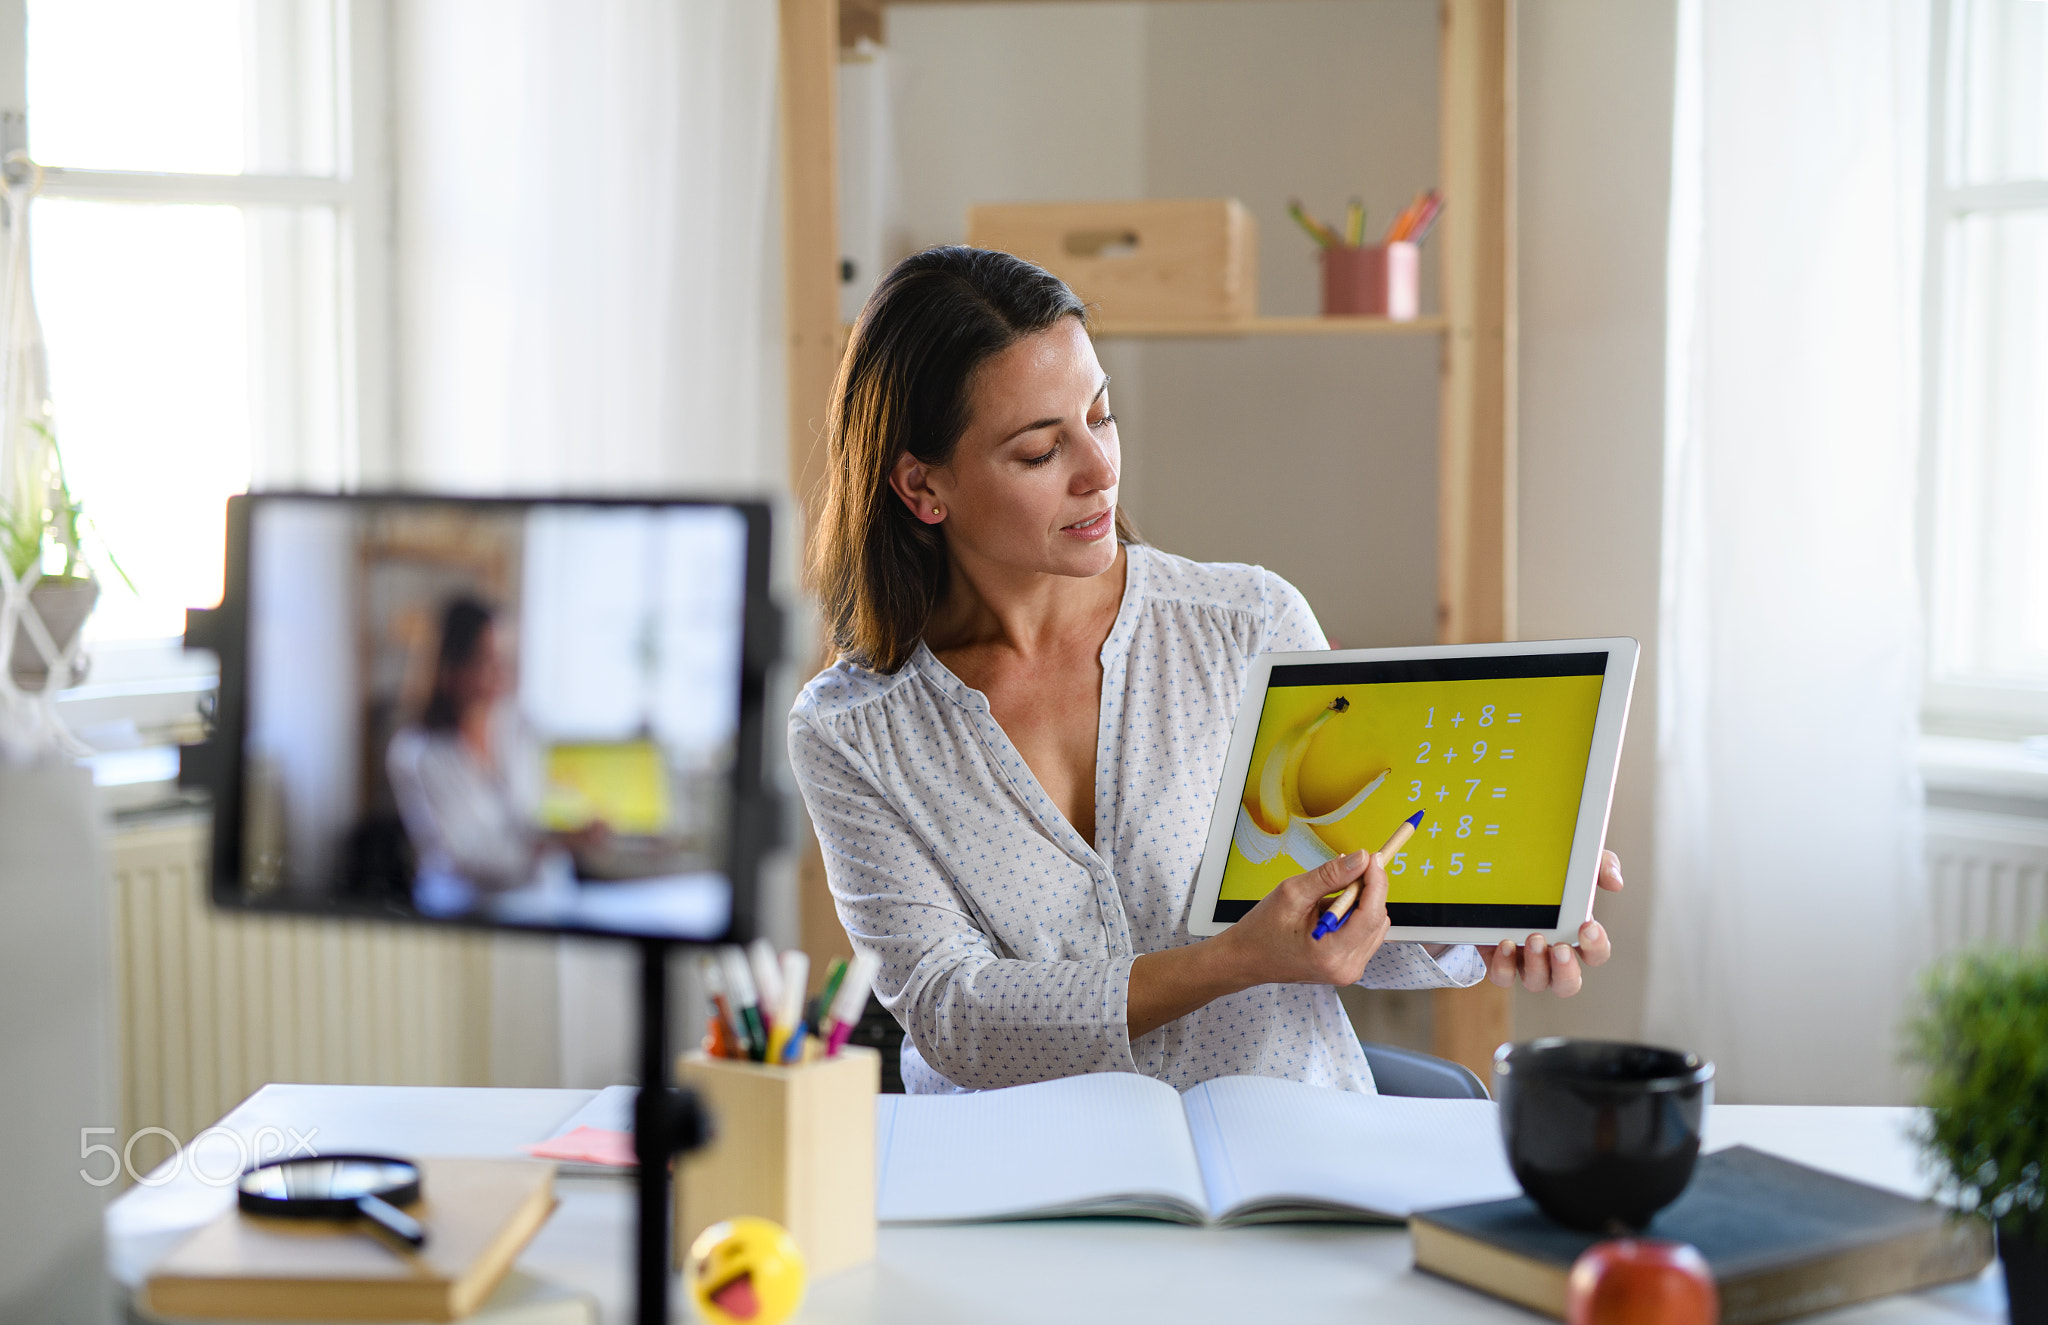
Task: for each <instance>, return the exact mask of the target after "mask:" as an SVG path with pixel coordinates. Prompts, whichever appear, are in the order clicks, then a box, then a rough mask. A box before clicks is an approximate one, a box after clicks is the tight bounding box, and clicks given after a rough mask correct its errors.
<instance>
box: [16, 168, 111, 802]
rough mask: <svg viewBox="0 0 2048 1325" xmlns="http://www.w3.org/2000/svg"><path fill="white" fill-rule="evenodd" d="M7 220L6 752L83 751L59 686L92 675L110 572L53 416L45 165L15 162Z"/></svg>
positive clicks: (22, 756)
mask: <svg viewBox="0 0 2048 1325" xmlns="http://www.w3.org/2000/svg"><path fill="white" fill-rule="evenodd" d="M5 167H6V169H5V176H4V183H5V188H4V192H0V198H4V201H5V210H4V215H0V225H4V227H5V233H4V235H0V649H4V650H5V663H6V665H5V666H4V667H0V760H5V761H7V762H13V763H24V762H30V761H34V760H37V759H40V758H46V757H49V756H51V755H75V754H80V753H83V752H84V747H82V746H81V745H80V744H79V743H78V741H77V740H76V738H74V737H73V736H72V735H71V733H70V732H69V731H67V730H66V729H65V727H64V723H63V721H62V720H61V719H60V718H59V717H58V716H57V708H56V696H57V692H58V691H60V690H63V689H65V688H66V687H67V686H73V685H76V684H78V683H79V682H80V681H82V680H84V679H85V668H86V661H85V652H84V626H85V619H86V617H88V616H89V615H91V613H92V609H93V605H94V603H96V602H97V601H98V599H99V592H100V586H99V580H98V578H97V577H96V576H94V574H93V572H92V568H91V567H90V566H88V565H87V564H86V562H85V559H84V557H83V556H82V555H81V553H80V550H79V538H78V504H77V503H76V502H74V501H73V500H72V499H71V488H70V485H69V484H68V483H66V482H65V480H64V463H63V459H62V456H61V455H60V454H59V452H58V450H57V437H56V433H55V431H54V429H53V428H52V425H51V419H52V413H51V409H50V388H49V369H48V364H47V361H46V357H45V354H44V350H43V329H42V322H41V319H39V318H38V317H37V316H36V305H35V292H34V290H33V288H32V287H31V285H30V280H29V235H28V209H29V202H30V200H31V199H32V198H34V197H35V195H36V193H37V192H38V191H39V190H40V189H41V187H42V168H41V167H39V166H37V165H35V163H33V162H32V161H30V160H29V159H28V157H27V156H26V154H24V153H21V152H15V153H12V154H10V155H9V156H8V157H7V160H6V163H5Z"/></svg>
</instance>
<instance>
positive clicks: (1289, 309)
mask: <svg viewBox="0 0 2048 1325" xmlns="http://www.w3.org/2000/svg"><path fill="white" fill-rule="evenodd" d="M888 25H889V26H888V42H887V50H886V51H885V52H884V53H883V56H882V63H883V64H884V65H885V66H886V69H887V78H888V82H889V84H890V86H891V88H892V89H893V98H892V100H891V102H890V105H889V107H888V115H889V117H890V119H892V120H893V131H894V134H895V151H894V153H893V157H891V156H890V154H886V153H883V154H879V155H880V156H881V158H882V159H884V160H885V161H888V162H889V165H888V166H887V168H888V169H891V170H893V171H894V172H895V173H896V177H897V179H898V181H899V182H898V183H897V184H896V185H895V187H896V188H897V189H898V191H899V195H900V201H899V202H898V203H897V204H896V206H895V208H894V209H891V208H889V207H887V206H879V205H877V204H876V203H874V202H873V201H872V192H871V189H870V186H869V183H868V181H857V182H853V183H850V184H849V186H848V192H849V194H850V195H852V196H855V197H857V198H859V199H860V200H861V206H862V208H863V217H862V219H861V221H860V222H859V230H860V236H859V238H860V239H863V240H865V239H867V237H868V236H871V235H873V234H874V233H876V232H877V231H879V230H887V231H889V232H890V233H893V234H895V235H897V236H898V237H899V244H898V247H897V249H896V251H894V252H890V253H888V254H887V255H886V256H887V257H888V258H890V259H893V258H895V257H900V256H902V254H903V253H904V252H907V251H910V250H911V249H913V248H918V247H924V246H926V245H929V244H937V243H958V242H960V241H961V240H963V239H965V237H966V213H967V208H968V207H969V206H970V205H971V204H973V203H976V202H1000V201H1022V200H1031V201H1057V200H1078V199H1087V200H1107V199H1117V198H1135V197H1218V196H1234V197H1237V198H1239V199H1241V200H1242V201H1243V202H1244V203H1245V204H1246V206H1247V207H1249V208H1250V209H1251V211H1252V213H1253V215H1254V217H1255V218H1256V219H1257V221H1258V223H1259V252H1260V263H1259V267H1260V270H1259V279H1260V285H1261V299H1260V302H1261V306H1262V311H1264V312H1267V313H1281V314H1285V313H1313V312H1315V311H1316V309H1317V300H1318V293H1317V292H1318V289H1319V286H1318V283H1317V282H1318V277H1317V269H1316V267H1315V264H1314V262H1313V260H1312V256H1311V255H1312V253H1313V247H1312V246H1311V245H1310V243H1309V242H1308V240H1307V239H1306V237H1305V236H1303V235H1302V234H1301V233H1300V232H1299V231H1297V230H1296V229H1295V228H1294V227H1293V225H1292V224H1291V223H1290V222H1289V221H1288V219H1287V215H1286V210H1285V208H1286V202H1287V199H1288V198H1289V197H1290V196H1299V197H1301V198H1302V199H1303V200H1304V201H1305V202H1307V203H1308V205H1309V206H1310V208H1311V209H1312V210H1314V211H1317V212H1319V213H1321V214H1322V215H1324V216H1325V217H1326V218H1332V219H1334V218H1335V217H1336V216H1337V214H1338V213H1339V212H1340V211H1341V209H1342V207H1343V205H1344V202H1345V200H1346V199H1347V198H1348V197H1350V196H1351V195H1352V194H1354V193H1356V194H1361V195H1362V196H1363V197H1364V199H1365V201H1366V203H1367V205H1368V207H1369V209H1370V211H1371V217H1372V220H1371V224H1372V226H1373V227H1374V228H1375V229H1377V228H1378V227H1382V226H1384V225H1385V223H1386V222H1387V221H1388V220H1389V219H1391V218H1392V216H1393V214H1394V212H1395V211H1396V210H1397V209H1398V208H1399V206H1401V205H1402V204H1403V203H1405V202H1406V201H1407V199H1408V198H1409V197H1411V196H1412V195H1413V194H1414V193H1415V192H1417V191H1418V190H1420V189H1422V188H1424V187H1426V186H1427V185H1429V184H1431V183H1433V182H1434V179H1435V170H1436V167H1435V162H1436V150H1437V128H1436V108H1437V102H1436V33H1437V17H1436V5H1435V3H1434V0H1375V2H1374V3H1370V4H1363V3H1358V0H1270V2H1269V3H1261V4H1255V5H1243V4H1240V5H1231V4H1214V3H1206V2H1205V0H1191V2H1188V3H1150V4H1110V5H1104V4H1008V5H1000V4H999V5H974V6H964V5H963V6H931V7H927V6H922V5H906V6H902V7H899V8H895V9H892V10H891V11H890V12H889V18H888ZM854 77H855V80H856V81H857V82H858V83H859V84H860V86H861V88H862V91H861V92H859V93H853V94H851V95H853V96H858V97H861V98H863V99H862V100H860V101H859V102H858V103H857V105H856V109H855V114H849V115H848V117H847V122H846V123H845V124H843V126H842V128H843V129H844V130H845V131H846V134H847V138H846V142H845V146H844V157H845V159H846V161H847V162H848V164H849V166H850V167H852V166H856V165H859V164H860V163H863V162H866V161H869V160H871V159H874V158H875V157H876V156H877V155H878V154H876V153H874V152H873V149H872V148H871V147H870V145H869V144H868V143H866V142H864V141H862V137H861V135H862V134H863V133H872V132H873V131H874V130H873V129H872V128H871V127H869V126H872V125H874V124H875V123H876V122H877V121H876V120H875V119H874V118H873V117H872V102H871V101H870V100H866V99H865V98H867V97H871V96H872V93H871V92H868V91H867V90H866V89H867V88H868V86H869V83H870V80H871V79H872V77H873V74H872V71H871V70H868V69H863V70H862V71H861V72H859V73H857V74H856V75H855V76H854ZM856 114H857V115H858V117H859V124H858V125H856V123H855V122H854V121H855V118H856ZM881 214H887V215H890V216H891V217H893V218H894V220H893V222H883V223H881V224H877V222H876V221H875V220H874V219H873V217H874V216H876V215H881ZM849 238H850V239H852V238H855V236H853V235H849ZM870 242H871V241H870ZM864 265H866V264H864ZM877 274H878V272H877V271H874V270H867V271H863V272H862V274H861V276H862V279H861V282H860V285H861V286H863V287H865V286H866V285H867V284H869V283H871V282H872V279H873V278H874V276H875V275H877ZM1425 288H1426V293H1425V306H1429V307H1433V305H1434V265H1433V263H1431V264H1428V268H1427V270H1426V271H1425ZM849 302H850V303H851V302H852V301H849ZM1100 349H1101V353H1102V357H1103V362H1104V367H1105V368H1106V369H1107V370H1108V372H1109V373H1110V375H1111V377H1112V378H1113V379H1114V385H1113V386H1112V387H1111V389H1110V395H1111V399H1112V402H1113V404H1114V407H1115V408H1116V411H1117V415H1118V419H1119V433H1120V434H1121V436H1122V439H1123V445H1124V474H1123V482H1124V492H1123V501H1124V504H1125V505H1126V507H1127V508H1128V509H1129V510H1130V512H1131V514H1132V516H1133V517H1134V518H1135V519H1136V521H1137V523H1138V525H1139V527H1140V528H1141V529H1142V530H1143V531H1144V532H1145V535H1146V537H1147V538H1149V539H1151V540H1152V541H1153V542H1154V543H1156V544H1158V545H1159V546H1161V547H1163V548H1165V549H1167V550H1168V551H1172V552H1179V553H1183V554H1185V555H1188V556H1193V557H1198V558H1202V559H1205V560H1231V561H1256V562H1260V563H1262V564H1264V565H1267V566H1270V567H1272V568H1273V569H1274V570H1276V571H1278V572H1279V573H1280V574H1282V575H1285V576H1286V577H1287V578H1289V579H1290V580H1293V581H1294V582H1295V583H1296V584H1297V585H1299V586H1300V587H1301V588H1302V590H1303V591H1304V592H1305V593H1306V594H1307V595H1308V597H1309V600H1310V601H1311V602H1312V603H1313V604H1314V605H1315V607H1316V609H1317V611H1318V612H1319V613H1320V614H1321V616H1322V619H1323V623H1324V627H1325V629H1326V630H1328V631H1329V633H1330V634H1331V636H1332V637H1333V638H1335V639H1337V640H1339V641H1341V642H1343V643H1346V644H1353V645H1362V644H1391V643H1401V642H1415V641H1418V640H1427V639H1430V638H1433V637H1434V634H1435V576H1436V562H1435V549H1436V523H1435V519H1436V512H1435V503H1434V501H1433V500H1428V499H1424V500H1420V501H1418V500H1416V494H1417V493H1418V492H1431V491H1433V489H1434V485H1435V472H1436V457H1435V445H1436V441H1435V439H1436V393H1437V386H1436V366H1437V347H1436V345H1435V343H1434V341H1433V340H1432V339H1431V338H1429V337H1414V338H1408V337H1376V338H1372V339H1357V340H1351V339H1346V340H1340V341H1331V340H1322V339H1287V340H1273V341H1267V340H1256V341H1255V340H1237V341H1215V342H1169V341H1153V342H1148V343H1143V344H1136V343H1132V342H1128V341H1106V342H1103V344H1102V345H1101V347H1100ZM1226 473H1227V474H1229V475H1230V476H1231V481H1230V482H1229V483H1218V482H1216V481H1215V479H1216V476H1217V475H1219V474H1226ZM1333 548H1337V549H1341V550H1340V551H1334V552H1333Z"/></svg>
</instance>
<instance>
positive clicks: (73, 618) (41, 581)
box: [0, 421, 126, 690]
mask: <svg viewBox="0 0 2048 1325" xmlns="http://www.w3.org/2000/svg"><path fill="white" fill-rule="evenodd" d="M26 429H27V431H28V432H30V433H31V434H33V435H34V437H35V438H36V439H37V441H39V442H40V445H35V444H31V445H28V446H24V447H22V448H21V454H20V456H19V457H18V458H17V461H16V463H17V464H18V465H19V466H20V472H19V473H16V474H14V475H12V476H11V477H13V479H14V480H15V481H14V482H13V483H12V484H11V485H9V486H10V487H11V488H12V489H13V491H12V493H11V494H10V496H11V500H9V501H7V502H6V503H5V504H4V506H0V561H4V562H5V564H6V567H7V572H8V574H9V575H10V576H11V577H12V578H13V579H14V581H15V582H16V583H21V582H24V581H29V590H28V605H29V606H30V607H31V608H33V609H34V611H35V614H36V616H37V617H38V618H39V619H40V620H41V621H42V623H43V627H44V629H45V630H47V631H48V632H49V635H50V642H51V644H52V645H53V646H54V647H55V649H56V650H57V652H58V654H59V655H60V656H61V655H62V654H63V653H64V651H65V650H67V649H69V648H70V647H71V641H72V640H73V639H75V638H76V637H77V635H78V632H79V630H80V629H81V628H82V627H83V626H84V625H85V619H86V617H88V616H90V615H91V614H92V609H93V604H94V603H95V602H97V601H98V599H99V593H100V586H99V581H98V580H96V579H94V578H93V576H92V573H91V572H90V571H89V570H88V569H87V568H86V565H85V562H84V560H83V559H82V557H81V556H80V554H79V539H78V526H79V509H80V508H79V504H78V502H76V501H75V500H73V499H72V496H71V489H70V486H69V485H68V484H67V483H66V482H65V480H64V466H63V463H62V461H61V460H60V458H59V456H58V453H57V439H56V437H55V436H53V435H52V434H51V432H50V429H49V427H48V425H46V424H44V423H42V422H40V421H30V422H28V423H27V425H26ZM116 571H117V572H118V571H119V568H118V567H116ZM123 578H124V579H125V578H126V576H125V575H124V576H123ZM5 642H6V641H0V643H5ZM49 670H50V662H49V659H47V658H45V657H44V656H43V651H42V650H41V649H40V648H38V647H37V645H36V641H35V639H34V638H33V636H32V635H31V633H30V630H29V626H28V624H27V623H26V622H25V621H19V622H17V623H16V624H15V628H14V639H13V641H12V650H11V653H10V655H9V661H8V672H9V674H10V676H11V677H12V679H13V681H14V684H15V686H16V687H18V688H19V689H22V690H40V689H42V688H43V687H44V685H46V684H47V683H48V681H49ZM82 679H84V678H83V671H82V668H81V669H76V670H74V672H73V674H72V675H71V676H70V677H69V678H67V681H68V683H73V684H75V683H76V682H78V681H80V680H82Z"/></svg>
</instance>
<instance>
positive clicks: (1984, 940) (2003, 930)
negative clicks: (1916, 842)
mask: <svg viewBox="0 0 2048 1325" xmlns="http://www.w3.org/2000/svg"><path fill="white" fill-rule="evenodd" d="M1927 874H1928V879H1927V882H1928V887H1929V890H1930V892H1931V893H1932V899H1933V903H1934V925H1935V931H1934V938H1935V947H1936V949H1937V950H1938V951H1939V952H1942V953H1949V952H1955V951H1957V950H1958V949H1961V948H1973V947H1984V946H1999V947H2009V946H2013V945H2016V944H2021V943H2026V942H2029V941H2031V940H2034V939H2037V938H2039V937H2040V936H2041V934H2042V930H2043V927H2044V926H2048V820H2043V819H2034V818H2026V817H2023V816H2020V815H2014V814H1984V813H1979V812H1976V811H1971V810H1954V809H1932V808H1931V809H1929V810H1928V811H1927Z"/></svg>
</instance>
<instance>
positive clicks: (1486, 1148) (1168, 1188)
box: [875, 1072, 1520, 1224]
mask: <svg viewBox="0 0 2048 1325" xmlns="http://www.w3.org/2000/svg"><path fill="white" fill-rule="evenodd" d="M875 1126H876V1151H875V1154H876V1164H877V1169H878V1179H879V1181H878V1184H877V1186H878V1191H877V1199H876V1215H877V1217H878V1218H880V1219H881V1220H882V1221H883V1222H885V1223H886V1222H897V1223H914V1222H966V1221H970V1220H993V1219H1047V1218H1057V1217H1061V1216H1079V1215H1137V1216H1144V1217H1150V1218H1155V1219H1167V1220H1173V1221H1176V1222H1181V1223H1191V1224H1204V1223H1215V1224H1254V1223H1271V1222H1278V1221H1282V1220H1310V1219H1339V1220H1385V1221H1399V1220H1403V1219H1406V1218H1407V1217H1408V1215H1409V1214H1410V1213H1411V1212H1413V1211H1416V1210H1427V1209H1433V1208H1435V1207H1438V1206H1446V1205H1458V1204H1462V1203H1465V1202H1470V1201H1491V1200H1500V1199H1504V1198H1506V1197H1511V1196H1514V1195H1516V1194H1517V1193H1518V1192H1519V1191H1520V1188H1519V1187H1517V1186H1516V1184H1515V1179H1514V1175H1513V1174H1512V1173H1510V1172H1509V1171H1508V1164H1507V1156H1506V1154H1505V1153H1504V1151H1503V1150H1502V1148H1501V1139H1500V1121H1499V1116H1498V1115H1497V1114H1496V1112H1495V1110H1494V1106H1493V1105H1492V1104H1490V1103H1488V1102H1486V1101H1484V1100H1418V1099H1402V1098H1396V1097H1393V1096H1387V1095H1361V1094H1357V1093H1355V1092H1352V1091H1345V1090H1331V1089H1327V1088H1325V1087H1321V1086H1305V1085H1303V1084H1301V1083H1300V1082H1298V1081H1279V1080H1275V1079H1273V1078H1271V1077H1219V1078H1217V1079H1216V1080H1213V1081H1207V1082H1204V1083H1203V1084H1201V1085H1199V1086H1197V1087H1195V1088H1194V1089H1193V1090H1190V1091H1189V1092H1187V1094H1185V1095H1181V1094H1178V1093H1176V1092H1175V1091H1174V1089H1173V1087H1171V1086H1169V1085H1166V1084H1165V1083H1163V1082H1159V1081H1154V1080H1153V1079H1152V1078H1150V1077H1142V1076H1135V1075H1133V1074H1130V1073H1125V1072H1104V1073H1096V1074H1093V1075H1089V1076H1080V1077H1068V1078H1066V1079H1064V1080H1060V1081H1042V1082H1038V1083H1036V1084H1033V1085H1029V1086H1012V1087H1010V1088H1009V1089H1007V1090H991V1091H984V1092H981V1093H979V1094H973V1095H911V1096H902V1095H885V1096H883V1097H882V1099H881V1101H880V1107H879V1109H878V1111H877V1114H876V1120H875Z"/></svg>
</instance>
